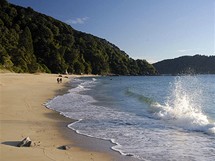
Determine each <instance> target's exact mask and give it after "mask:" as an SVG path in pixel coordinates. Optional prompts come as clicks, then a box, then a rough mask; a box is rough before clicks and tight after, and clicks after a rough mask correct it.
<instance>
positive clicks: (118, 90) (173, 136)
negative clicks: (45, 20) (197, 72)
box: [47, 76, 215, 161]
mask: <svg viewBox="0 0 215 161" xmlns="http://www.w3.org/2000/svg"><path fill="white" fill-rule="evenodd" d="M214 79H215V77H214V76H213V77H204V78H203V77H199V76H197V78H192V77H191V78H189V77H177V78H175V77H172V76H168V77H162V76H159V77H112V78H111V79H110V78H109V77H100V78H96V80H95V79H92V78H81V79H75V80H73V81H72V84H71V86H72V87H73V88H72V89H71V90H69V92H68V93H67V94H65V95H63V96H58V97H56V98H55V99H53V100H51V101H50V102H49V103H48V104H47V106H48V107H49V108H51V109H53V110H56V111H59V112H60V113H61V114H62V115H64V116H66V117H70V118H73V119H75V120H79V121H77V122H75V123H72V124H70V125H68V127H69V128H71V129H73V130H75V131H76V132H77V133H79V134H83V135H86V136H90V137H95V138H100V139H105V140H111V141H112V142H113V143H115V144H116V145H115V146H113V147H112V149H114V150H116V151H119V152H120V153H121V154H123V155H128V156H132V157H136V158H139V159H140V160H141V161H142V160H150V161H163V160H166V161H170V160H183V161H190V160H193V161H197V160H205V161H214V157H215V156H214V154H215V142H214V139H215V135H208V134H205V133H206V132H207V133H213V131H214V129H215V128H214V127H215V125H214V124H213V122H214V120H215V117H213V116H214V115H213V113H214V112H215V111H214V104H213V98H215V97H214V96H215V92H214V91H215V88H214V86H213V83H214ZM191 82H192V83H191ZM196 88H198V89H201V90H200V91H198V90H193V89H196ZM192 94H194V95H195V96H194V95H192ZM183 96H184V97H183ZM189 96H191V97H189ZM203 96H204V97H203ZM179 100H181V101H179ZM156 102H157V103H156ZM153 105H154V106H153ZM179 105H180V106H182V105H184V106H185V107H186V108H188V107H192V108H190V109H189V110H188V109H186V108H184V109H180V108H179V107H180V106H179ZM205 108H206V110H205ZM176 109H177V110H176ZM186 113H187V115H185V114H186ZM195 113H197V114H199V113H200V114H202V115H203V117H200V116H201V115H200V116H198V115H197V116H193V119H190V115H194V114H195ZM155 116H156V117H155ZM196 117H197V118H198V117H199V118H201V119H200V120H203V121H202V122H203V123H202V124H203V125H201V124H197V123H196V124H194V125H193V124H192V122H195V120H196ZM204 117H205V118H206V121H205V120H204V119H202V118H204ZM191 118H192V117H191ZM186 119H187V120H188V121H187V120H186ZM200 122H201V121H200ZM197 125H198V127H196V126H197ZM194 127H195V128H194ZM192 129H193V130H192ZM196 131H198V132H196Z"/></svg>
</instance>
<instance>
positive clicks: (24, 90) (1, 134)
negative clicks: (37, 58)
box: [0, 73, 113, 161]
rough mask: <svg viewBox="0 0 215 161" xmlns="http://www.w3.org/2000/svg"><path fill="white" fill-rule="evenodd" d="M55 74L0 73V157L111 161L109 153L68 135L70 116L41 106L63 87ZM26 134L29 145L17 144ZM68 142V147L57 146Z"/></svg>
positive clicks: (33, 160)
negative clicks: (86, 147)
mask: <svg viewBox="0 0 215 161" xmlns="http://www.w3.org/2000/svg"><path fill="white" fill-rule="evenodd" d="M57 76H58V75H54V74H15V73H0V125H1V126H0V127H1V130H0V141H1V145H0V153H1V154H0V160H1V161H9V160H20V161H67V160H70V161H92V160H94V161H101V160H102V161H110V160H113V159H112V158H111V156H110V155H109V154H106V153H102V152H95V151H90V150H84V149H82V148H79V147H77V146H75V145H74V144H73V141H72V138H71V137H68V132H69V131H68V130H69V129H68V128H67V127H66V125H68V124H69V123H70V122H71V121H72V120H70V119H67V118H65V117H63V116H61V115H59V114H58V113H56V112H54V111H51V110H49V109H47V108H45V107H44V105H43V104H44V103H45V102H46V101H47V100H49V99H51V98H53V97H54V96H56V95H57V94H60V93H62V92H63V91H65V86H64V85H65V83H66V82H67V81H68V80H69V79H67V78H63V83H62V84H58V83H57V81H56V79H57ZM27 136H29V137H30V138H31V140H32V141H33V146H32V147H16V145H17V144H18V142H19V141H21V140H22V139H24V138H25V137H27ZM63 145H70V146H71V148H70V149H69V150H62V149H60V148H59V147H61V146H63Z"/></svg>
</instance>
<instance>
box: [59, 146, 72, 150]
mask: <svg viewBox="0 0 215 161" xmlns="http://www.w3.org/2000/svg"><path fill="white" fill-rule="evenodd" d="M70 148H71V146H69V145H63V146H61V147H59V149H62V150H69V149H70Z"/></svg>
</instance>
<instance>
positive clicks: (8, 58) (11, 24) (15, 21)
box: [0, 0, 156, 75]
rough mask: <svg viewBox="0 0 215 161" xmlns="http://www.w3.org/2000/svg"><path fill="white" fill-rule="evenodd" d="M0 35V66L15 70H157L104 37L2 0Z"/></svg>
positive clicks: (143, 72)
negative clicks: (130, 55)
mask: <svg viewBox="0 0 215 161" xmlns="http://www.w3.org/2000/svg"><path fill="white" fill-rule="evenodd" d="M0 35H1V37H0V67H3V68H6V69H9V70H13V71H15V72H51V73H64V72H65V71H68V72H69V73H76V74H81V73H86V74H90V73H92V74H119V75H153V74H155V73H156V70H155V68H154V67H153V66H152V65H150V64H149V63H148V62H146V61H145V60H133V59H131V58H129V56H128V55H127V54H126V53H125V52H123V51H121V50H120V49H119V48H118V47H116V46H115V45H113V44H111V43H110V42H108V41H106V40H104V39H101V38H98V37H95V36H93V35H90V34H86V33H83V32H80V31H77V30H74V29H73V28H72V27H71V26H69V25H67V24H65V23H63V22H60V21H58V20H55V19H54V18H51V17H49V16H46V15H44V14H40V13H38V12H35V11H34V10H33V9H32V8H30V7H28V8H23V7H20V6H16V5H13V4H9V3H7V1H5V0H1V3H0Z"/></svg>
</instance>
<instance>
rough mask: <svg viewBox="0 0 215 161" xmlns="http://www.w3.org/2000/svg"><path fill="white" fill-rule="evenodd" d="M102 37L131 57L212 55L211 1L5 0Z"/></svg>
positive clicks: (214, 19) (214, 17) (214, 10)
mask: <svg viewBox="0 0 215 161" xmlns="http://www.w3.org/2000/svg"><path fill="white" fill-rule="evenodd" d="M9 2H10V3H13V4H17V5H21V6H24V7H28V6H30V7H31V8H33V9H34V10H35V11H38V12H41V13H44V14H47V15H49V16H52V17H54V18H56V19H58V20H61V21H63V22H66V23H67V24H69V25H71V26H72V27H73V28H75V29H77V30H79V31H83V32H86V33H90V34H93V35H95V36H98V37H101V38H104V39H106V40H108V41H110V42H111V43H113V44H115V45H117V46H118V47H119V48H120V49H121V50H124V51H125V52H126V53H127V54H129V55H130V56H131V57H132V58H134V59H138V58H139V59H146V60H147V61H149V62H156V61H160V60H163V59H169V58H175V57H179V56H182V55H195V54H202V55H215V0H9Z"/></svg>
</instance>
